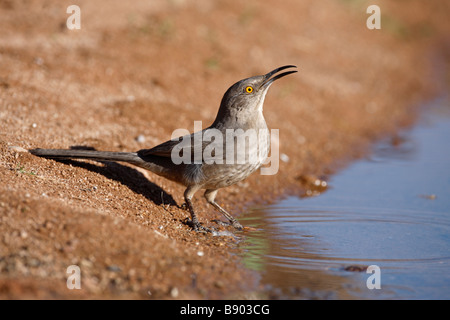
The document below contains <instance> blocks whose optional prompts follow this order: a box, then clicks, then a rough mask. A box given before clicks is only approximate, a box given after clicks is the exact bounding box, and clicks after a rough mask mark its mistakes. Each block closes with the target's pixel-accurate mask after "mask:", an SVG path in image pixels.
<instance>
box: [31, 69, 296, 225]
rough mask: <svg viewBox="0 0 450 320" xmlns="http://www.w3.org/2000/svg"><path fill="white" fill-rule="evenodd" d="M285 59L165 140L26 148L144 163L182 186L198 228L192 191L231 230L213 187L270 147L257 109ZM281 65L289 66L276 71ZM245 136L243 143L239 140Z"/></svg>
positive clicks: (55, 155) (259, 160)
mask: <svg viewBox="0 0 450 320" xmlns="http://www.w3.org/2000/svg"><path fill="white" fill-rule="evenodd" d="M292 68H297V67H296V66H294V65H285V66H281V67H279V68H276V69H274V70H272V71H270V72H268V73H266V74H263V75H258V76H253V77H249V78H245V79H243V80H240V81H238V82H236V83H234V84H233V85H232V86H231V87H229V89H228V90H227V91H226V92H225V94H224V95H223V98H222V100H221V103H220V107H219V110H218V112H217V116H216V118H215V120H214V122H213V123H212V124H211V125H210V126H209V127H207V128H205V129H203V130H199V131H197V132H194V133H192V134H187V135H184V136H181V137H176V138H174V139H171V140H168V141H166V142H164V143H161V144H159V145H157V146H155V147H153V148H150V149H142V150H139V151H137V152H111V151H97V150H80V149H42V148H36V149H30V150H28V152H29V153H31V154H33V155H35V156H39V157H44V158H48V159H55V160H68V159H88V160H94V161H117V162H126V163H129V164H132V165H135V166H138V167H141V168H144V169H147V170H149V171H151V172H153V173H155V174H157V175H159V176H162V177H164V178H167V179H169V180H172V181H175V182H177V183H179V184H181V185H183V186H184V187H185V191H184V200H185V203H186V206H187V209H188V211H189V213H190V216H191V219H190V221H189V222H188V224H189V225H190V226H191V227H192V229H193V230H195V231H198V232H212V231H211V229H210V228H208V227H205V226H203V225H202V224H201V223H200V222H199V219H198V217H197V214H196V212H195V210H194V206H193V204H192V198H193V197H194V194H195V193H196V192H197V191H199V190H201V189H204V190H205V193H204V197H205V199H206V201H207V202H208V203H209V204H211V205H212V206H213V207H214V208H215V209H216V210H217V211H218V212H220V213H221V214H222V215H223V216H225V218H226V219H227V220H228V224H229V225H231V226H233V227H234V228H235V229H237V230H242V229H243V226H242V225H241V224H240V223H239V221H238V220H237V219H236V218H235V217H233V216H232V215H231V214H230V213H229V212H227V211H226V210H225V209H224V208H222V207H221V206H220V205H219V204H218V203H217V202H216V200H215V198H216V195H217V192H218V191H219V189H222V188H225V187H228V186H231V185H233V184H236V183H238V182H240V181H242V180H244V179H245V178H247V177H248V176H249V175H251V174H252V173H253V172H255V171H256V170H257V169H258V168H260V166H261V165H262V164H263V163H264V161H265V160H266V158H267V157H268V154H269V149H270V133H269V130H268V127H267V124H266V121H265V118H264V115H263V105H264V99H265V96H266V94H267V92H268V89H269V87H270V86H271V85H272V83H274V81H276V80H278V79H280V78H282V77H284V76H287V75H289V74H292V73H295V72H297V70H292ZM285 69H291V70H289V71H285V72H282V73H280V72H281V71H283V70H285ZM246 141H250V142H249V143H245V142H246Z"/></svg>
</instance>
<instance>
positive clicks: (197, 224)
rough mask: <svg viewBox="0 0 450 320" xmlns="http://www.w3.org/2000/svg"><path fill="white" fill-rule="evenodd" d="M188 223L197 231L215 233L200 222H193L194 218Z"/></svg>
mask: <svg viewBox="0 0 450 320" xmlns="http://www.w3.org/2000/svg"><path fill="white" fill-rule="evenodd" d="M188 225H189V226H190V227H191V228H192V229H193V230H194V231H196V232H200V233H213V231H212V230H211V229H209V228H207V227H205V226H202V225H201V224H200V222H198V221H196V222H193V221H192V220H189V221H188Z"/></svg>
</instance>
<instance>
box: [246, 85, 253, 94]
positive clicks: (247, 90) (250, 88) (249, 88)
mask: <svg viewBox="0 0 450 320" xmlns="http://www.w3.org/2000/svg"><path fill="white" fill-rule="evenodd" d="M245 92H247V93H252V92H253V87H250V86H248V87H246V88H245Z"/></svg>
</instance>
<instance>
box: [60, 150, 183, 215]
mask: <svg viewBox="0 0 450 320" xmlns="http://www.w3.org/2000/svg"><path fill="white" fill-rule="evenodd" d="M71 149H78V150H80V149H84V150H95V149H94V148H91V147H85V146H73V147H71ZM55 161H57V162H61V163H65V164H71V165H72V166H74V167H79V168H83V169H86V170H89V171H92V172H96V173H99V174H101V175H103V176H105V177H106V178H108V179H111V180H115V181H118V182H120V183H122V184H123V185H126V186H127V187H128V188H130V189H131V190H132V191H134V192H136V193H138V194H141V195H143V196H144V197H145V198H147V199H148V200H150V201H152V202H153V203H154V204H156V205H167V204H170V205H171V206H176V207H179V206H178V204H177V203H176V201H175V200H174V199H173V197H172V196H171V195H170V194H168V193H167V192H165V191H164V190H163V189H162V188H161V187H159V186H158V185H156V184H154V183H153V182H151V181H149V180H148V179H147V178H146V177H145V176H144V175H143V174H142V173H141V172H139V171H138V170H136V169H134V168H132V167H129V166H125V165H122V164H120V163H118V162H112V161H99V163H102V164H103V165H96V164H92V163H90V162H84V161H77V160H55Z"/></svg>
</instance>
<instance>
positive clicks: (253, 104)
mask: <svg viewBox="0 0 450 320" xmlns="http://www.w3.org/2000/svg"><path fill="white" fill-rule="evenodd" d="M288 68H296V66H292V65H289V66H283V67H280V68H277V69H275V70H272V71H270V72H269V73H267V74H264V75H261V76H255V77H251V78H247V79H243V80H241V81H238V82H236V83H235V84H233V85H232V86H231V87H230V88H229V89H228V90H227V92H225V94H224V96H223V98H222V102H221V103H220V109H219V112H218V114H217V118H216V121H215V122H214V123H217V122H218V121H223V120H224V119H225V118H227V117H230V116H236V114H237V113H245V114H248V113H253V112H257V111H259V112H261V111H262V107H263V103H264V98H265V96H266V93H267V90H268V89H269V87H270V86H271V85H272V83H273V82H274V81H275V80H277V79H280V78H282V77H284V76H287V75H288V74H291V73H295V72H297V71H296V70H291V71H287V72H283V73H279V74H277V73H278V72H280V71H282V70H285V69H288ZM272 76H273V77H272Z"/></svg>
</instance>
